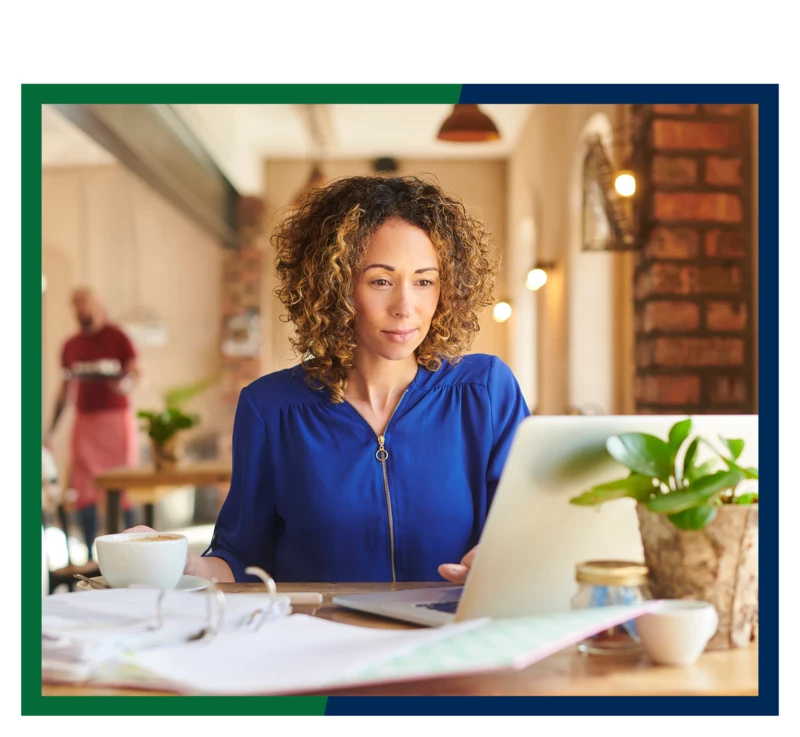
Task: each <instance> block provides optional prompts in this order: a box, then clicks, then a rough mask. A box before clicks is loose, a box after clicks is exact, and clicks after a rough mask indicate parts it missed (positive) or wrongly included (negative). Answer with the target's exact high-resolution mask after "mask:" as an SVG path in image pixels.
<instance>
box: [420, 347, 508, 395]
mask: <svg viewBox="0 0 800 737" xmlns="http://www.w3.org/2000/svg"><path fill="white" fill-rule="evenodd" d="M507 373H508V374H510V373H511V369H510V368H509V367H508V366H507V365H506V364H505V363H504V362H503V361H502V360H501V359H500V358H499V357H498V356H492V355H489V354H487V353H470V354H468V355H466V356H462V357H461V359H460V360H459V361H458V362H457V363H455V364H451V363H448V362H447V361H445V362H443V363H442V365H441V366H440V367H439V369H438V370H436V371H433V372H428V377H427V380H426V381H424V382H421V386H420V388H428V389H433V388H436V387H442V386H448V385H449V386H458V385H463V384H478V385H480V386H484V387H487V388H489V386H490V383H493V381H494V380H495V379H496V378H497V375H498V374H500V375H501V376H505V375H506V374H507Z"/></svg>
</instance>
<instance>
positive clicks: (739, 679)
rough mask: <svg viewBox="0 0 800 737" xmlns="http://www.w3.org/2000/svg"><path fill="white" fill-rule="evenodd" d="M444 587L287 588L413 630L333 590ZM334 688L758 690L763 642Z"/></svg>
mask: <svg viewBox="0 0 800 737" xmlns="http://www.w3.org/2000/svg"><path fill="white" fill-rule="evenodd" d="M432 586H441V584H438V583H400V584H372V583H352V584H346V583H340V584H328V583H308V584H304V583H286V584H278V590H279V591H280V592H292V591H319V592H320V593H321V594H323V596H324V601H323V604H322V606H321V607H320V608H318V609H316V610H311V609H308V608H306V607H295V608H294V609H295V611H297V612H303V613H307V614H312V613H313V614H314V615H315V616H317V617H322V618H324V619H329V620H331V621H334V622H344V623H346V624H356V625H361V626H364V627H383V628H390V629H413V628H414V626H413V625H406V624H404V623H402V622H395V621H392V620H389V619H384V618H382V617H376V616H372V615H369V614H362V613H360V612H354V611H349V610H347V609H343V608H341V607H338V606H335V605H334V604H332V603H331V597H332V596H334V595H341V594H346V593H367V592H374V591H397V590H401V589H408V588H422V587H432ZM220 588H221V589H222V590H223V591H225V592H230V593H236V592H241V591H254V590H256V591H258V590H263V587H262V586H261V584H257V585H256V584H241V583H239V584H236V583H234V584H220ZM155 693H163V692H155V691H140V690H134V689H109V688H98V687H95V686H75V685H70V686H57V685H49V684H43V685H42V695H44V696H84V695H93V696H100V695H116V696H120V695H152V694H155ZM324 693H325V694H327V695H332V696H343V695H380V696H393V695H402V696H756V695H758V649H757V647H756V646H755V645H751V646H750V647H746V648H741V649H739V650H720V651H715V652H707V653H705V654H704V655H702V656H701V657H700V660H698V662H697V663H695V664H694V665H692V666H689V667H686V668H677V667H668V666H660V665H655V664H653V663H652V662H651V661H650V660H649V659H648V658H647V656H645V655H627V656H617V655H583V654H581V653H579V652H578V651H577V650H576V649H575V648H568V649H567V650H562V651H561V652H559V653H556V654H555V655H551V656H550V657H549V658H545V659H544V660H541V661H539V662H538V663H534V664H533V665H531V666H530V667H528V668H525V669H524V670H520V671H502V672H497V673H487V674H483V675H473V676H455V677H448V678H441V679H430V680H420V681H412V682H407V683H395V684H385V685H380V686H370V687H366V688H347V689H335V690H329V691H325V692H324Z"/></svg>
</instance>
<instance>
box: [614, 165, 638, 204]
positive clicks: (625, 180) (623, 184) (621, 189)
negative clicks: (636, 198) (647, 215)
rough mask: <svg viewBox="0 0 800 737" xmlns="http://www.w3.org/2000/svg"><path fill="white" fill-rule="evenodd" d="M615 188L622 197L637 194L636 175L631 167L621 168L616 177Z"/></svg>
mask: <svg viewBox="0 0 800 737" xmlns="http://www.w3.org/2000/svg"><path fill="white" fill-rule="evenodd" d="M614 189H615V190H616V191H617V194H618V195H619V196H620V197H633V195H634V194H636V175H635V174H634V173H633V172H632V171H631V170H630V169H620V170H619V171H618V172H617V175H616V176H615V177H614Z"/></svg>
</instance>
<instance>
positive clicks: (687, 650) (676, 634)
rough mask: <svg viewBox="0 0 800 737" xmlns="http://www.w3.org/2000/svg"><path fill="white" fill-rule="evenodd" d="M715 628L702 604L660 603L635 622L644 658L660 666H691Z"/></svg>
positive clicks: (714, 613) (713, 614) (715, 622)
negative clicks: (646, 655)
mask: <svg viewBox="0 0 800 737" xmlns="http://www.w3.org/2000/svg"><path fill="white" fill-rule="evenodd" d="M718 624H719V617H718V616H717V610H716V609H714V605H713V604H709V603H708V602H706V601H690V600H685V599H664V600H662V601H661V602H659V605H658V606H657V607H656V608H655V609H653V610H652V611H650V612H648V613H647V614H642V615H641V616H640V617H637V618H636V631H637V632H638V633H639V638H640V639H641V641H642V646H643V647H644V649H645V651H646V652H647V654H648V655H649V656H650V657H651V658H652V659H653V660H654V661H655V662H656V663H662V664H664V665H691V664H692V663H694V662H695V661H696V660H697V659H698V658H699V657H700V655H701V654H702V652H703V650H705V647H706V645H707V644H708V641H709V640H710V639H711V638H712V637H713V636H714V633H715V632H716V631H717V626H718Z"/></svg>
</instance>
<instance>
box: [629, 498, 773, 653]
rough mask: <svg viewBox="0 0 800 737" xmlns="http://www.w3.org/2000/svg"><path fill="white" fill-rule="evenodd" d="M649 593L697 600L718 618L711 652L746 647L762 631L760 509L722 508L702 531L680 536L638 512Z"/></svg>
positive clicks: (640, 508)
mask: <svg viewBox="0 0 800 737" xmlns="http://www.w3.org/2000/svg"><path fill="white" fill-rule="evenodd" d="M636 512H637V515H638V517H639V531H640V533H641V536H642V546H643V547H644V560H645V563H646V564H647V567H648V568H649V569H650V574H649V575H650V588H651V591H652V594H653V596H654V597H655V598H657V599H699V600H701V601H708V602H710V603H711V604H713V605H714V607H715V608H716V610H717V615H718V616H719V626H718V628H717V632H716V634H715V635H714V636H713V637H712V638H711V641H710V642H709V643H708V645H707V647H706V649H707V650H726V649H729V648H737V647H745V646H746V645H748V644H749V643H750V642H751V641H753V640H754V639H755V638H756V635H757V631H758V505H757V504H752V505H740V504H725V505H722V506H721V507H720V508H719V510H718V512H717V516H716V518H715V519H714V521H713V522H712V523H711V524H709V525H708V526H706V527H705V528H703V529H702V530H679V529H678V528H677V527H675V526H674V525H673V524H672V522H670V521H669V519H668V518H667V517H666V516H665V515H661V514H656V513H655V512H651V511H650V510H649V509H647V507H645V506H644V505H643V504H638V505H637V508H636Z"/></svg>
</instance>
